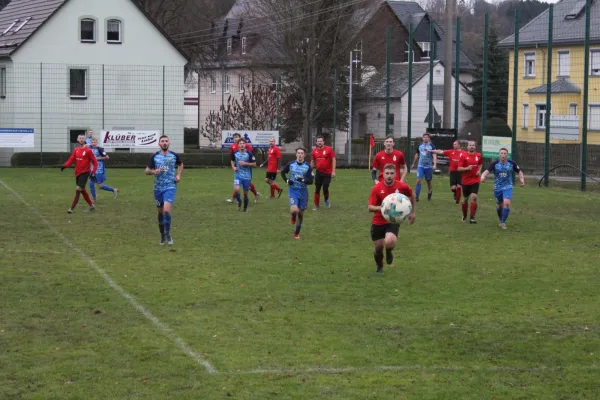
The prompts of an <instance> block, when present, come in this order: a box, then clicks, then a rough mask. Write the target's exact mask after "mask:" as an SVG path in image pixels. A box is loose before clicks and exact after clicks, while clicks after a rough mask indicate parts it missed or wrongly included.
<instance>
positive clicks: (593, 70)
mask: <svg viewBox="0 0 600 400" xmlns="http://www.w3.org/2000/svg"><path fill="white" fill-rule="evenodd" d="M590 75H592V76H600V49H594V50H590Z"/></svg>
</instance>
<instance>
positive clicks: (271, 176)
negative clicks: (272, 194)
mask: <svg viewBox="0 0 600 400" xmlns="http://www.w3.org/2000/svg"><path fill="white" fill-rule="evenodd" d="M267 179H269V180H272V181H274V180H275V179H277V172H267Z"/></svg>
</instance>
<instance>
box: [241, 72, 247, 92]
mask: <svg viewBox="0 0 600 400" xmlns="http://www.w3.org/2000/svg"><path fill="white" fill-rule="evenodd" d="M245 86H246V84H245V79H244V75H240V93H244V87H245Z"/></svg>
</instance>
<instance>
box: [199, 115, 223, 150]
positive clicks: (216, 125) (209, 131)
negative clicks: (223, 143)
mask: <svg viewBox="0 0 600 400" xmlns="http://www.w3.org/2000/svg"><path fill="white" fill-rule="evenodd" d="M222 121H223V120H222V118H221V111H211V112H209V113H208V116H207V117H206V119H205V120H204V125H203V126H201V127H200V134H201V135H202V136H204V137H205V138H207V139H208V140H209V142H210V147H215V146H216V145H217V143H218V142H219V141H220V140H221V133H222V131H221V126H222Z"/></svg>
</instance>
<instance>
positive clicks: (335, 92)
mask: <svg viewBox="0 0 600 400" xmlns="http://www.w3.org/2000/svg"><path fill="white" fill-rule="evenodd" d="M336 131H337V68H336V69H334V70H333V152H334V153H335V151H336V149H335V144H336V143H335V132H336Z"/></svg>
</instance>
